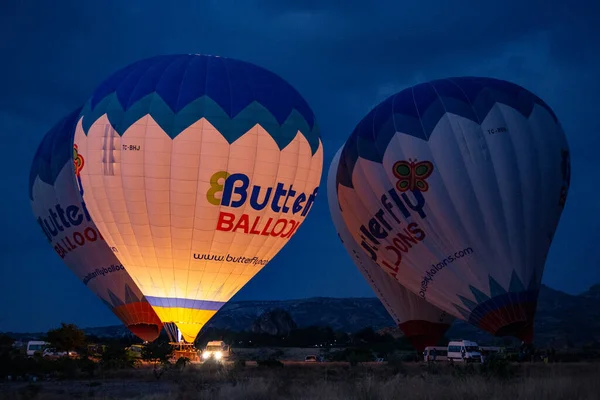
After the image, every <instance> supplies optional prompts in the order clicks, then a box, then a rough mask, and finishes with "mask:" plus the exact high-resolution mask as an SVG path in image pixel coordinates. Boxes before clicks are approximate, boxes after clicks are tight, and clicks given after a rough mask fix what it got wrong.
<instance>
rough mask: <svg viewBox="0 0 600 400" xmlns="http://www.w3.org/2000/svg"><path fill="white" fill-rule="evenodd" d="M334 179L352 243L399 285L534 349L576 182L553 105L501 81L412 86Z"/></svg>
mask: <svg viewBox="0 0 600 400" xmlns="http://www.w3.org/2000/svg"><path fill="white" fill-rule="evenodd" d="M336 179H337V191H338V199H339V205H340V206H341V210H342V217H343V219H344V221H345V223H346V226H347V227H348V229H349V231H350V233H351V234H352V237H354V239H355V240H356V241H357V242H358V243H359V244H360V245H361V249H362V251H363V252H364V253H365V254H367V255H368V256H369V257H370V258H371V259H372V260H373V261H374V262H376V263H377V264H378V265H379V266H380V267H381V268H382V269H383V270H385V271H386V272H387V273H388V274H390V276H392V277H394V278H395V279H396V280H398V282H400V283H401V284H402V285H403V286H404V287H406V288H407V289H409V290H410V291H412V292H413V293H415V294H418V295H419V296H420V297H421V298H422V299H425V300H427V301H428V302H430V303H431V304H433V305H435V306H437V307H439V308H441V309H442V310H444V311H446V312H448V313H450V314H452V315H454V316H456V317H458V318H461V319H464V320H466V321H468V322H470V323H471V324H473V325H475V326H477V327H479V328H481V329H483V330H486V331H488V332H490V333H492V334H494V335H496V336H515V337H517V338H520V339H522V340H523V341H525V342H528V343H529V342H531V341H532V338H533V318H534V314H535V310H536V306H537V298H538V293H539V289H540V285H541V279H542V273H543V269H544V264H545V261H546V256H547V253H548V249H549V247H550V244H551V242H552V237H553V235H554V232H555V230H556V227H557V225H558V222H559V219H560V215H561V213H562V209H563V207H564V204H565V201H566V197H567V191H568V188H569V181H570V164H569V148H568V145H567V141H566V138H565V135H564V133H563V130H562V128H561V125H560V123H559V121H558V119H557V117H556V115H555V114H554V112H553V111H552V110H551V109H550V107H549V106H548V105H547V104H546V103H544V101H542V100H541V99H540V98H539V97H537V96H536V95H534V94H533V93H531V92H529V91H528V90H526V89H524V88H522V87H520V86H518V85H516V84H513V83H510V82H506V81H502V80H497V79H492V78H476V77H461V78H449V79H441V80H435V81H432V82H429V83H424V84H420V85H417V86H414V87H411V88H408V89H406V90H403V91H401V92H399V93H397V94H395V95H393V96H391V97H389V98H388V99H386V100H385V101H383V102H382V103H380V104H379V105H378V106H376V107H375V108H374V109H373V110H372V111H371V112H369V114H368V115H367V116H366V117H365V118H364V119H363V120H362V121H360V123H359V124H358V125H357V127H356V128H355V130H354V131H353V133H352V135H351V136H350V138H349V139H348V141H347V142H346V143H345V145H344V148H343V150H342V154H341V157H340V162H339V166H338V170H337V178H336Z"/></svg>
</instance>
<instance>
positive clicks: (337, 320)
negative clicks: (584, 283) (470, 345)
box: [12, 285, 600, 347]
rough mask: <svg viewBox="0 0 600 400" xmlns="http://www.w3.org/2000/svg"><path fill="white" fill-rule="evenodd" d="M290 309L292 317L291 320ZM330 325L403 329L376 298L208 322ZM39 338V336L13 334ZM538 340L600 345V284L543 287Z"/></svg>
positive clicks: (460, 331)
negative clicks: (581, 288)
mask: <svg viewBox="0 0 600 400" xmlns="http://www.w3.org/2000/svg"><path fill="white" fill-rule="evenodd" d="M281 310H283V311H285V312H286V313H287V314H289V315H290V316H291V317H292V321H289V320H288V318H287V317H286V315H285V314H286V313H282V312H281ZM314 325H317V326H330V327H332V328H333V329H334V330H340V331H345V332H348V333H350V332H356V331H358V330H360V329H362V328H364V327H368V326H370V327H373V329H375V330H385V331H387V332H388V333H392V334H394V335H401V333H400V332H399V331H398V330H397V328H395V327H394V323H393V321H392V319H391V318H390V317H389V315H388V314H387V312H386V310H385V308H384V307H383V305H382V304H381V303H380V302H379V300H378V299H376V298H327V297H316V298H309V299H301V300H285V301H238V302H230V303H228V304H227V305H225V306H224V307H223V308H222V309H221V310H220V311H219V312H218V313H217V315H215V317H214V318H213V319H212V320H211V321H210V323H209V324H208V326H209V327H214V328H221V329H229V330H235V331H250V330H252V331H255V332H258V331H260V332H267V333H284V332H286V331H289V330H290V329H294V327H295V326H297V327H300V328H303V327H308V326H314ZM85 331H86V333H88V334H93V335H96V336H110V337H116V336H125V335H127V334H128V331H127V329H125V327H123V326H111V327H99V328H87V329H85ZM12 335H13V336H18V337H35V336H38V335H36V334H12ZM446 336H447V337H448V338H459V337H465V338H472V339H475V340H477V341H479V342H481V343H502V342H503V339H501V338H493V337H491V336H490V335H488V334H486V333H485V332H482V331H480V330H478V329H477V328H474V327H472V326H471V325H469V324H467V323H464V322H461V321H457V322H455V323H454V325H453V326H452V328H451V329H450V331H449V332H448V334H447V335H446ZM535 342H536V343H537V344H540V345H550V344H552V345H554V346H556V347H563V346H576V347H579V346H582V345H586V344H594V343H595V344H599V343H600V285H594V286H592V287H591V288H590V289H589V290H588V291H586V292H584V293H582V294H580V295H575V296H574V295H570V294H567V293H563V292H560V291H558V290H554V289H551V288H549V287H547V286H542V289H541V292H540V297H539V304H538V310H537V314H536V321H535Z"/></svg>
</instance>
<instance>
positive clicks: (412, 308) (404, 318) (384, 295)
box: [327, 149, 454, 351]
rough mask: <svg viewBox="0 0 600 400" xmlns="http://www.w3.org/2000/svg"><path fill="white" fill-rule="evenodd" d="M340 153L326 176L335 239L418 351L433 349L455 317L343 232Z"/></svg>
mask: <svg viewBox="0 0 600 400" xmlns="http://www.w3.org/2000/svg"><path fill="white" fill-rule="evenodd" d="M341 151H342V149H340V150H339V151H338V152H337V153H336V154H335V156H334V158H333V161H332V162H331V166H330V167H329V174H328V176H327V198H328V201H329V211H330V213H331V217H332V220H333V224H334V226H335V228H336V230H337V232H338V236H339V238H340V240H341V241H342V243H343V244H344V247H345V248H346V251H347V252H348V254H349V255H350V257H351V258H352V260H353V261H354V263H355V264H356V266H357V267H358V269H359V271H360V273H361V274H362V275H363V277H364V278H365V280H366V281H367V283H368V284H369V286H371V288H372V289H373V291H374V292H375V294H376V295H377V297H378V298H379V300H380V301H381V303H382V304H383V305H384V307H385V308H386V310H387V311H388V313H389V314H390V316H391V317H392V318H393V319H394V321H395V322H396V324H398V325H399V327H400V329H401V330H402V332H403V333H404V334H405V335H406V337H407V338H408V339H409V340H410V341H411V343H413V345H414V346H415V347H416V348H417V350H419V351H422V350H423V349H424V348H425V347H426V346H434V345H436V344H437V343H438V342H439V340H440V339H441V338H442V337H443V336H444V334H445V333H446V331H447V330H448V328H449V327H450V324H451V323H452V322H453V321H454V317H453V316H451V315H449V314H448V313H447V312H446V311H443V310H441V309H439V308H437V307H435V306H433V305H431V304H429V303H427V302H426V301H425V300H423V299H421V298H420V297H419V296H418V295H416V294H414V293H412V292H411V291H409V290H407V289H406V288H404V287H403V286H402V285H400V284H399V283H398V281H397V280H396V279H394V278H393V277H391V276H390V275H389V274H388V273H387V272H385V271H384V270H383V269H381V268H380V267H379V265H377V263H375V262H374V261H373V260H372V259H371V258H370V257H369V256H368V255H367V254H366V253H365V252H364V251H363V250H362V249H361V248H360V245H359V244H358V243H357V242H356V241H355V239H354V238H353V237H352V235H351V234H350V232H349V231H348V229H347V228H346V225H345V222H344V219H343V217H342V212H341V210H340V207H339V203H338V199H337V189H336V173H337V169H338V163H339V160H340V154H341ZM351 217H352V215H350V214H347V215H346V218H351Z"/></svg>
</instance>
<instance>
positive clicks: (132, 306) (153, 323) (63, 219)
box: [29, 109, 162, 341]
mask: <svg viewBox="0 0 600 400" xmlns="http://www.w3.org/2000/svg"><path fill="white" fill-rule="evenodd" d="M79 111H80V109H78V110H76V111H74V112H72V113H71V114H69V115H68V116H67V117H65V118H64V119H62V120H61V121H60V122H59V123H58V124H57V125H55V126H54V127H53V128H52V129H51V130H50V131H49V132H48V133H47V134H46V135H45V136H44V138H43V139H42V142H41V144H40V145H39V147H38V149H37V152H36V154H35V156H34V158H33V163H32V166H31V171H30V179H29V197H30V200H31V207H32V209H33V213H34V215H35V216H36V218H37V222H38V224H39V225H40V227H41V229H42V231H43V233H44V235H45V236H46V238H47V239H48V241H49V242H50V244H51V246H52V247H53V248H54V251H55V252H56V253H57V254H58V256H59V257H60V258H61V259H62V260H63V261H64V263H65V264H66V265H67V266H68V267H69V269H70V270H71V271H72V272H73V273H74V274H75V275H76V276H77V277H78V278H79V279H81V280H82V281H83V284H84V285H86V286H87V287H88V288H89V289H90V290H91V291H92V292H93V293H94V294H95V295H96V296H98V297H99V298H100V299H101V300H102V301H103V302H104V303H105V304H106V305H107V306H108V307H109V308H110V309H111V310H112V312H113V313H114V314H115V315H116V316H117V317H118V318H119V319H120V320H121V321H122V322H123V323H124V324H125V325H126V326H127V328H129V330H130V331H131V332H132V333H134V334H135V335H136V336H138V337H139V338H140V339H142V340H145V341H153V340H155V339H156V338H157V337H158V336H159V334H160V330H161V329H162V324H161V322H160V320H159V319H158V316H157V315H156V313H155V312H154V310H152V307H151V306H150V304H148V302H147V301H146V300H145V299H144V297H143V295H142V293H141V292H140V290H139V288H138V287H137V286H136V285H135V283H134V282H133V280H132V279H131V277H130V276H129V275H128V274H127V271H126V270H125V268H123V266H122V265H121V263H120V262H119V260H118V259H117V258H116V257H115V255H114V253H113V252H112V250H111V249H110V248H109V247H108V245H107V244H106V242H105V241H104V239H103V238H102V235H101V234H100V233H99V232H98V229H97V227H96V226H95V225H94V222H93V221H92V219H91V218H90V216H89V214H88V212H87V210H86V207H85V204H84V203H83V200H82V198H81V195H80V193H79V191H78V189H77V184H76V182H75V165H74V162H73V151H74V149H73V135H74V133H75V124H76V123H77V120H78V117H79Z"/></svg>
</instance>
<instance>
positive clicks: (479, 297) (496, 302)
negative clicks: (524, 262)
mask: <svg viewBox="0 0 600 400" xmlns="http://www.w3.org/2000/svg"><path fill="white" fill-rule="evenodd" d="M488 280H489V289H490V295H491V297H488V296H487V295H486V294H484V293H483V292H482V291H481V290H479V289H478V288H476V287H473V286H469V289H470V290H471V293H472V294H473V297H474V299H475V301H473V300H470V299H468V298H466V297H464V296H461V295H457V297H458V298H459V299H460V302H461V303H462V304H458V303H452V305H453V306H454V308H456V310H457V311H458V312H459V313H460V314H461V315H462V316H463V318H465V320H466V321H468V322H469V323H472V324H473V325H475V326H478V323H479V321H481V320H482V319H483V318H484V317H485V316H486V315H487V314H488V313H490V312H493V311H495V310H498V309H501V308H504V307H507V306H514V305H520V304H527V303H533V302H535V301H537V298H538V295H539V292H540V287H539V283H538V279H537V274H536V272H535V271H534V272H533V273H532V275H531V277H530V278H529V283H528V285H527V286H525V285H524V284H523V282H522V281H521V279H520V278H519V276H518V275H517V272H516V271H515V270H513V271H512V273H511V279H510V283H509V285H508V288H504V287H502V285H500V284H499V283H498V281H496V280H495V279H494V278H493V277H492V276H491V275H489V276H488Z"/></svg>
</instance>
